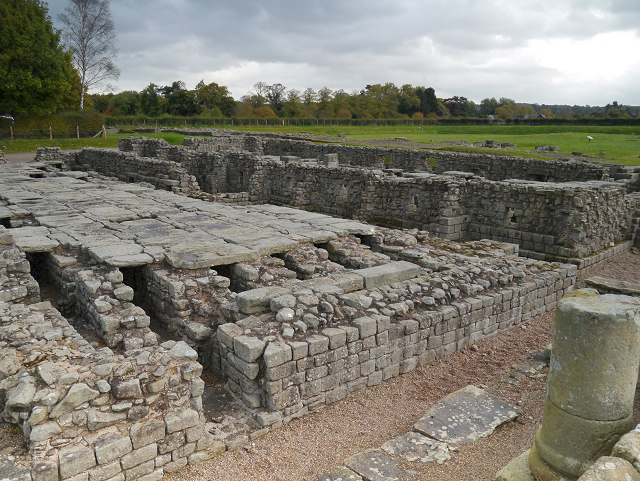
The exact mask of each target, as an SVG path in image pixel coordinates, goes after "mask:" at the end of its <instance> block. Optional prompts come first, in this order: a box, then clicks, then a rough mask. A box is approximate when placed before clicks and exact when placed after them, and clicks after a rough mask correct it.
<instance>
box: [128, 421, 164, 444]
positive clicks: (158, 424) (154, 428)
mask: <svg viewBox="0 0 640 481" xmlns="http://www.w3.org/2000/svg"><path fill="white" fill-rule="evenodd" d="M165 430H166V425H165V423H164V421H160V420H152V421H147V422H144V423H136V424H134V425H133V426H131V431H130V436H131V441H132V442H133V448H134V449H139V448H141V447H142V446H146V445H148V444H152V443H155V442H157V441H160V440H161V439H164V435H165Z"/></svg>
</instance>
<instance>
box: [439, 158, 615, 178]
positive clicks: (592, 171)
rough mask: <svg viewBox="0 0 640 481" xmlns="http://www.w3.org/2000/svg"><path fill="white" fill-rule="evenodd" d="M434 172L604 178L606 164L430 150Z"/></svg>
mask: <svg viewBox="0 0 640 481" xmlns="http://www.w3.org/2000/svg"><path fill="white" fill-rule="evenodd" d="M431 156H432V157H434V158H436V159H437V160H438V166H437V167H436V173H438V174H441V173H443V172H447V171H463V172H472V173H473V174H476V175H478V176H481V177H485V178H486V179H488V180H505V179H522V180H533V181H542V182H586V181H589V180H607V179H608V177H609V171H610V167H608V166H604V165H596V164H592V163H588V162H576V161H557V160H542V159H525V158H522V157H514V156H507V155H492V154H470V153H463V152H444V151H434V152H431Z"/></svg>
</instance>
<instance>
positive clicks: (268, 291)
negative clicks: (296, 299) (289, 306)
mask: <svg viewBox="0 0 640 481" xmlns="http://www.w3.org/2000/svg"><path fill="white" fill-rule="evenodd" d="M286 293H287V290H286V289H283V288H282V287H262V288H259V289H252V290H249V291H244V292H240V293H239V294H238V295H237V296H236V303H237V304H238V308H239V309H240V311H242V312H244V313H245V314H255V313H257V312H263V311H268V310H269V308H270V303H271V299H273V298H275V297H279V296H282V295H284V294H286Z"/></svg>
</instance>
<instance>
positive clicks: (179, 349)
mask: <svg viewBox="0 0 640 481" xmlns="http://www.w3.org/2000/svg"><path fill="white" fill-rule="evenodd" d="M169 355H170V356H171V357H172V358H173V359H175V360H176V361H178V362H182V361H197V360H198V353H197V352H196V351H195V350H194V349H193V348H192V347H191V346H189V344H187V343H186V342H184V341H178V342H176V344H175V346H173V347H172V348H171V350H170V351H169Z"/></svg>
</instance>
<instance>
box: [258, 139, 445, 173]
mask: <svg viewBox="0 0 640 481" xmlns="http://www.w3.org/2000/svg"><path fill="white" fill-rule="evenodd" d="M263 154H264V155H278V156H283V155H286V156H296V157H300V158H302V159H316V160H321V159H322V157H323V156H324V155H325V154H338V160H339V163H340V164H342V165H350V166H354V167H369V168H377V169H382V168H385V167H388V168H392V169H403V170H406V171H409V172H429V171H430V170H431V167H429V166H428V165H427V159H428V158H431V157H433V152H431V151H422V150H411V149H385V148H382V147H361V146H349V145H337V144H314V143H312V142H308V141H304V140H289V139H265V140H264V148H263Z"/></svg>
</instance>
